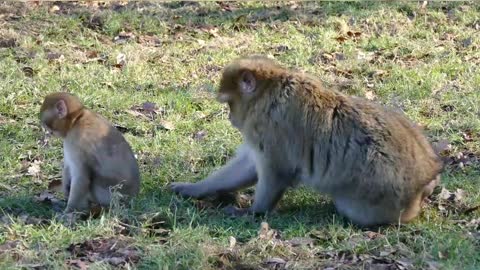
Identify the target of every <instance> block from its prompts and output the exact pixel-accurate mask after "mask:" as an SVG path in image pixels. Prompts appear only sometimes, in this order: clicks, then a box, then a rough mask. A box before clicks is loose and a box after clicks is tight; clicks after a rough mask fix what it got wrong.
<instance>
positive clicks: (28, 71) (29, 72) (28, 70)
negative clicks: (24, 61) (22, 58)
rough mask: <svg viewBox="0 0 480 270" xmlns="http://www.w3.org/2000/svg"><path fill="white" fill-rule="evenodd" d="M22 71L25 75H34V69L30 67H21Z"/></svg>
mask: <svg viewBox="0 0 480 270" xmlns="http://www.w3.org/2000/svg"><path fill="white" fill-rule="evenodd" d="M22 71H23V74H25V76H27V77H33V75H35V71H34V70H33V68H31V67H23V68H22Z"/></svg>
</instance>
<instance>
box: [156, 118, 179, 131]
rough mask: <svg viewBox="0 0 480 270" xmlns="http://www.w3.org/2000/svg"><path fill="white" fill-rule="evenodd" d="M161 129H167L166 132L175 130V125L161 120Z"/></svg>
mask: <svg viewBox="0 0 480 270" xmlns="http://www.w3.org/2000/svg"><path fill="white" fill-rule="evenodd" d="M159 127H160V128H162V129H165V130H174V129H175V125H174V124H173V123H172V122H169V121H167V120H163V119H162V120H160V125H159Z"/></svg>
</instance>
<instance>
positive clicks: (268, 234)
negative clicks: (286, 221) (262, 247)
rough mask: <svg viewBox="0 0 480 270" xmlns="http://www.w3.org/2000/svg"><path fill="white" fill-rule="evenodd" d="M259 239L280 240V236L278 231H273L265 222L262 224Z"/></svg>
mask: <svg viewBox="0 0 480 270" xmlns="http://www.w3.org/2000/svg"><path fill="white" fill-rule="evenodd" d="M258 238H259V239H263V240H273V239H279V238H280V235H279V234H278V231H277V230H274V229H271V228H270V225H268V223H267V222H265V221H263V222H262V223H261V224H260V230H259V231H258Z"/></svg>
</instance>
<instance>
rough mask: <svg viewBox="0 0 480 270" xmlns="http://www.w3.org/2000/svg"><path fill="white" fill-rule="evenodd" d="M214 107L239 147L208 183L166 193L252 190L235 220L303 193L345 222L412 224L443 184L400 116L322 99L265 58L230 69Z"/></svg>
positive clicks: (352, 101) (340, 97)
mask: <svg viewBox="0 0 480 270" xmlns="http://www.w3.org/2000/svg"><path fill="white" fill-rule="evenodd" d="M217 100H218V101H219V102H222V103H227V104H228V106H229V108H230V116H229V118H230V121H231V123H232V125H233V126H234V127H236V128H237V129H238V130H239V131H240V132H241V134H242V136H243V139H244V143H243V144H242V146H240V148H239V150H238V153H237V155H236V156H235V158H233V159H232V160H230V161H229V162H228V163H227V164H226V165H225V166H224V167H222V168H221V169H219V170H218V171H216V172H214V173H213V174H211V175H210V176H208V177H207V178H206V179H204V180H202V181H200V182H197V183H172V184H171V188H172V190H173V191H174V192H176V193H179V194H181V195H183V196H188V197H195V198H202V197H206V196H211V195H215V194H218V193H223V192H230V191H234V190H238V189H240V188H244V187H247V186H251V185H254V184H255V183H256V190H255V196H254V201H253V205H252V206H251V207H250V208H248V209H235V208H234V211H233V212H234V213H235V214H240V215H241V214H245V213H250V212H253V213H264V212H268V211H271V210H272V209H274V207H275V205H276V204H277V202H278V201H279V199H280V198H281V197H282V195H283V193H284V192H285V190H286V189H287V188H288V187H291V186H295V185H296V184H298V183H301V184H305V185H308V186H311V187H313V188H314V189H316V190H318V191H319V192H322V193H325V194H329V195H330V196H331V197H332V198H333V201H334V203H335V206H336V209H337V210H338V211H339V212H340V213H341V214H342V215H344V216H346V217H347V218H349V219H350V220H351V221H352V222H354V223H356V224H358V225H360V226H372V225H380V224H388V223H397V222H399V221H400V222H402V223H406V222H409V221H411V220H412V219H414V218H415V217H416V216H417V215H418V214H419V213H420V210H421V205H422V202H423V200H424V198H426V197H427V196H429V195H430V194H431V193H432V191H433V189H434V187H435V186H436V185H438V184H439V182H440V173H441V171H442V169H443V164H442V162H441V161H440V159H439V157H438V156H437V155H436V154H435V153H434V151H433V149H432V147H431V145H430V144H429V142H428V141H427V139H426V138H425V136H424V135H423V134H422V133H421V132H420V131H419V130H418V129H417V128H415V127H414V126H413V124H412V123H411V122H410V121H409V120H407V118H406V117H405V116H404V115H402V114H400V113H398V112H394V111H390V110H387V109H386V108H384V107H382V106H380V105H377V104H375V103H373V102H370V101H368V100H365V99H362V98H357V97H351V96H347V95H345V94H343V93H340V92H337V91H334V90H331V89H325V88H324V87H323V86H322V85H321V82H320V81H319V80H318V79H316V78H314V77H312V76H310V75H308V74H305V73H301V72H295V71H292V70H289V69H286V68H284V67H282V66H280V65H279V64H277V63H276V62H274V61H273V60H270V59H268V58H265V57H261V56H250V57H244V58H240V59H237V60H235V61H233V62H232V63H230V64H229V65H228V66H227V67H226V68H225V69H224V71H223V76H222V79H221V82H220V87H219V91H218V96H217ZM230 211H232V209H231V208H230Z"/></svg>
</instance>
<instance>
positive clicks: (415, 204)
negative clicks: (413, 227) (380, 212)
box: [400, 175, 440, 223]
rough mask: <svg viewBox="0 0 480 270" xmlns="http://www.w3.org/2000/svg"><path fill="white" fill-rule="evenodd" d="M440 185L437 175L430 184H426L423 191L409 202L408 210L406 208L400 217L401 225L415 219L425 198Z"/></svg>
mask: <svg viewBox="0 0 480 270" xmlns="http://www.w3.org/2000/svg"><path fill="white" fill-rule="evenodd" d="M438 184H440V175H437V177H435V178H434V179H433V180H432V181H430V183H428V184H427V185H426V186H425V187H424V188H423V190H422V191H421V192H420V193H419V194H418V195H417V196H416V197H415V198H414V199H413V200H412V201H411V202H410V205H409V206H408V208H406V209H405V210H404V211H403V212H402V215H401V217H400V220H401V221H402V223H408V222H410V221H412V220H413V219H414V218H416V217H417V216H418V215H419V214H420V212H421V210H422V205H423V203H424V202H425V200H428V199H427V197H428V196H430V195H431V194H432V193H433V190H434V189H435V187H436V186H437V185H438Z"/></svg>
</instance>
